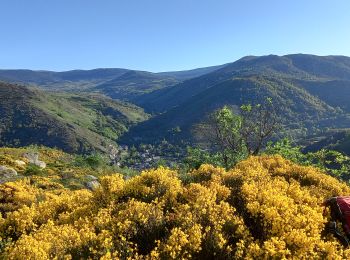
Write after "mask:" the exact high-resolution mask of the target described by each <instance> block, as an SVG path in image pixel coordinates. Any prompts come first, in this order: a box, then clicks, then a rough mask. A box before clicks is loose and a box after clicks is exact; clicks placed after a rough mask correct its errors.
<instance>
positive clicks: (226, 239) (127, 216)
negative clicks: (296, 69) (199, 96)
mask: <svg viewBox="0 0 350 260" xmlns="http://www.w3.org/2000/svg"><path fill="white" fill-rule="evenodd" d="M186 180H191V181H186V184H185V183H183V182H182V181H181V179H180V178H179V177H178V175H177V173H176V171H172V170H169V169H166V168H159V169H155V170H148V171H144V172H142V173H141V174H140V175H139V176H136V177H133V178H131V179H128V180H124V179H123V176H122V175H119V174H114V175H110V176H104V177H101V178H100V179H99V181H100V183H101V186H100V188H99V189H97V190H95V191H94V192H91V191H88V190H84V189H82V190H76V191H71V190H68V189H64V188H63V187H61V186H59V185H56V186H54V185H53V184H52V185H53V186H50V178H45V177H40V178H39V177H38V180H37V181H36V182H35V183H36V185H32V184H31V183H30V182H28V180H26V179H24V180H19V181H16V182H10V183H6V184H3V185H1V186H0V199H1V203H2V204H1V207H0V211H1V218H0V234H1V240H0V250H1V254H2V255H1V257H2V258H7V259H54V258H57V259H80V258H82V259H191V258H194V259H292V258H293V259H310V258H311V259H325V258H327V259H347V258H350V250H348V249H344V248H343V247H342V246H341V245H340V244H339V243H338V241H337V240H335V239H334V238H333V236H332V235H330V234H324V232H323V231H324V224H325V222H326V221H327V216H326V217H324V216H323V214H322V211H323V207H322V206H321V205H320V204H321V202H322V201H323V200H324V199H325V198H327V197H330V196H334V195H349V194H350V189H349V187H348V186H347V185H345V184H344V183H341V182H339V181H338V180H336V179H334V178H332V177H330V176H328V175H326V174H324V173H322V172H320V171H318V170H316V169H314V168H312V167H302V166H299V165H296V164H294V163H291V162H290V161H288V160H285V159H283V158H282V157H279V156H261V157H250V158H249V159H247V160H245V161H243V162H241V163H239V164H238V165H237V166H236V167H235V168H234V169H232V170H229V171H225V170H224V169H222V168H215V167H213V166H211V165H202V166H201V167H200V168H199V169H198V170H194V171H192V172H190V173H188V176H187V178H186ZM43 187H45V188H43ZM47 187H50V188H49V189H48V188H47Z"/></svg>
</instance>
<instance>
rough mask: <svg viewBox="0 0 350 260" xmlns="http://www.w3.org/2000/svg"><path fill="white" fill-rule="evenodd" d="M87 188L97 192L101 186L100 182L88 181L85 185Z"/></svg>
mask: <svg viewBox="0 0 350 260" xmlns="http://www.w3.org/2000/svg"><path fill="white" fill-rule="evenodd" d="M85 186H86V188H88V189H89V190H92V191H94V190H97V189H98V188H99V187H100V186H101V184H100V183H99V182H98V181H96V180H95V181H88V182H87V183H86V184H85Z"/></svg>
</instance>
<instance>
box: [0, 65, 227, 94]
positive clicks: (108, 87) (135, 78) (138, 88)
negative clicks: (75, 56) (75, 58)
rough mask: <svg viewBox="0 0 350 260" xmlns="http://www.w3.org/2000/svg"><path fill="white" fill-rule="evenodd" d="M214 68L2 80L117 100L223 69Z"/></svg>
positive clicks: (20, 75)
mask: <svg viewBox="0 0 350 260" xmlns="http://www.w3.org/2000/svg"><path fill="white" fill-rule="evenodd" d="M222 66H223V65H220V66H212V67H205V68H198V69H194V70H186V71H172V72H161V73H152V72H146V71H138V70H130V69H120V68H110V69H93V70H71V71H64V72H55V71H44V70H42V71H34V70H0V80H1V81H5V82H10V83H18V84H25V85H34V86H37V87H39V88H43V89H48V90H59V91H70V92H81V91H85V92H93V91H98V92H100V93H102V94H106V95H109V96H111V97H113V98H117V99H129V98H130V99H131V98H133V97H134V96H138V95H141V94H144V93H149V92H151V91H153V90H157V89H160V88H163V87H168V86H171V85H174V84H176V83H179V82H182V81H183V80H187V79H189V78H194V77H198V76H201V75H203V74H206V73H209V72H212V71H214V70H217V69H219V68H221V67H222Z"/></svg>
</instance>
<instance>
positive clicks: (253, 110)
mask: <svg viewBox="0 0 350 260" xmlns="http://www.w3.org/2000/svg"><path fill="white" fill-rule="evenodd" d="M241 120H242V127H241V131H240V134H241V137H242V139H243V141H244V143H245V146H246V148H247V150H248V154H250V155H257V154H258V153H259V152H260V151H261V149H262V148H263V147H264V146H265V145H266V142H267V141H268V140H269V139H270V138H271V136H272V135H273V134H274V133H275V131H276V130H277V128H278V125H279V124H278V116H277V113H276V109H275V107H274V104H273V102H272V99H271V98H266V99H265V100H264V101H263V102H262V103H259V104H256V105H251V104H248V105H242V106H241Z"/></svg>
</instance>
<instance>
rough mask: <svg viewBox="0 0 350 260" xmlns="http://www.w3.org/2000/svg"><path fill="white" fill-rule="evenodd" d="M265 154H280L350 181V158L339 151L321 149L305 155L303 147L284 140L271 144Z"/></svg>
mask: <svg viewBox="0 0 350 260" xmlns="http://www.w3.org/2000/svg"><path fill="white" fill-rule="evenodd" d="M264 153H266V154H279V155H282V156H283V157H284V158H286V159H289V160H291V161H293V162H296V163H299V164H302V165H312V166H315V167H318V168H320V169H322V170H324V171H325V172H328V173H329V174H332V175H335V176H338V177H340V178H342V179H343V180H347V181H348V180H350V157H349V156H347V155H344V154H342V153H340V152H338V151H332V150H326V149H321V150H319V151H316V152H308V153H305V154H304V153H302V152H301V147H298V146H293V145H292V144H291V142H290V141H289V140H288V139H283V140H281V141H278V142H276V143H274V144H272V143H269V145H268V147H267V148H266V150H265V151H264Z"/></svg>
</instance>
